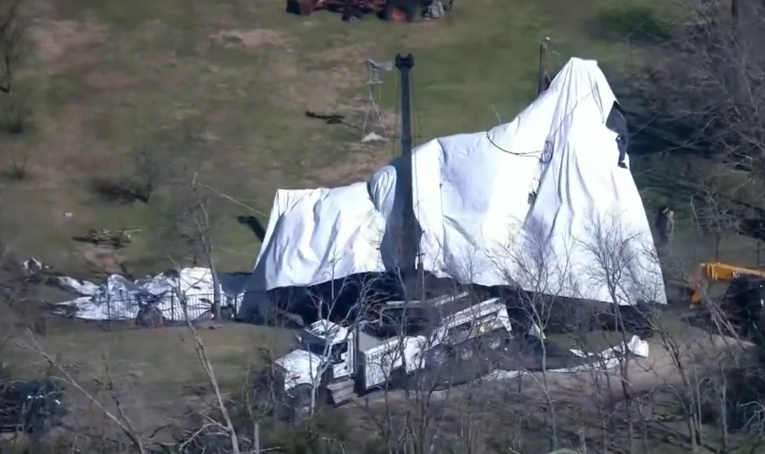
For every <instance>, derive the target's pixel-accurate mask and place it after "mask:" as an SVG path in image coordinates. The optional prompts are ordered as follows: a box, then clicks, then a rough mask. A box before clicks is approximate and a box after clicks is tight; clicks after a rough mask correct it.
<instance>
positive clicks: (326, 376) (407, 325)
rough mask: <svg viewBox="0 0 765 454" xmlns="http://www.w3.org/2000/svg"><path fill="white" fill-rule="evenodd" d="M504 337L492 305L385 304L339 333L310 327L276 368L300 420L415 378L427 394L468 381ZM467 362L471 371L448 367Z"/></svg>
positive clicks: (503, 312)
mask: <svg viewBox="0 0 765 454" xmlns="http://www.w3.org/2000/svg"><path fill="white" fill-rule="evenodd" d="M511 331H512V328H511V324H510V319H509V317H508V315H507V309H506V306H505V305H504V303H503V302H502V301H501V300H500V299H499V298H491V299H488V300H485V301H480V302H476V300H475V298H474V297H473V296H472V295H470V294H469V293H467V292H463V293H458V294H453V295H446V296H442V297H439V298H434V299H431V300H427V301H408V302H407V301H389V302H387V303H385V304H384V305H383V306H382V307H377V308H369V310H367V311H365V313H364V314H361V315H359V317H358V318H357V319H356V320H354V321H353V322H352V323H350V324H347V325H346V326H343V324H338V323H335V322H332V321H329V320H326V319H321V320H318V321H316V322H314V323H312V324H310V325H309V326H307V327H305V328H304V329H302V330H300V331H299V332H298V334H297V335H298V339H299V342H298V344H297V347H296V348H295V349H293V350H292V351H291V352H289V353H288V354H286V355H284V356H283V357H281V358H278V359H277V360H276V361H275V367H276V368H277V369H279V372H280V375H281V376H282V377H283V383H284V385H283V386H284V389H283V392H284V396H285V397H286V402H287V403H288V407H289V408H290V409H291V411H293V412H295V414H296V415H297V416H299V417H305V416H307V415H310V414H312V412H313V410H315V409H316V407H317V406H320V405H331V406H338V405H342V404H343V403H346V402H348V401H349V400H352V399H354V398H355V397H358V396H362V395H365V394H367V393H369V392H371V391H374V390H376V389H381V388H382V387H384V386H389V385H397V384H401V383H402V379H406V378H408V377H412V376H413V375H415V374H419V375H420V376H423V375H422V374H423V373H424V374H425V375H424V376H425V377H427V380H428V382H427V383H428V386H439V385H453V384H456V383H459V382H464V381H468V380H471V379H473V378H475V375H476V374H479V373H485V372H486V371H487V370H488V369H490V368H491V367H492V365H491V363H492V357H493V356H498V355H497V354H496V353H497V352H499V351H501V350H503V349H505V348H506V346H507V345H508V341H509V339H510V333H511ZM466 362H470V364H471V366H470V367H453V366H458V365H460V364H465V363H466ZM475 364H481V365H482V367H476V366H475ZM450 366H452V367H450ZM421 383H422V382H421Z"/></svg>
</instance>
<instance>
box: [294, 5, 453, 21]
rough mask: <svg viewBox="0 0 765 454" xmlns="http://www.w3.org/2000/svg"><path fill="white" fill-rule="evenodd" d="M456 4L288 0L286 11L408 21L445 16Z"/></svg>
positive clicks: (344, 19) (301, 14) (302, 13)
mask: <svg viewBox="0 0 765 454" xmlns="http://www.w3.org/2000/svg"><path fill="white" fill-rule="evenodd" d="M453 5H454V0H287V12H288V13H291V14H297V15H299V16H310V15H311V14H313V12H314V11H316V10H320V9H326V10H329V11H336V12H341V13H342V18H343V21H346V22H350V21H354V20H358V19H361V18H363V17H364V16H365V15H367V14H376V15H378V16H379V17H381V18H382V19H384V20H387V21H390V22H405V23H409V22H414V21H416V20H418V19H421V18H429V19H437V18H439V17H443V15H444V13H445V12H447V11H451V9H452V7H453Z"/></svg>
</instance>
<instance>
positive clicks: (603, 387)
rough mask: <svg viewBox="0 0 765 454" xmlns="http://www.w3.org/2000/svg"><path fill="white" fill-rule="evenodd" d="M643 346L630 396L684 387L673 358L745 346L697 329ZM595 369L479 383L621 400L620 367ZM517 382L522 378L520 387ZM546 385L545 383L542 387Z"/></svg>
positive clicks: (707, 357)
mask: <svg viewBox="0 0 765 454" xmlns="http://www.w3.org/2000/svg"><path fill="white" fill-rule="evenodd" d="M647 342H648V344H649V349H650V352H649V355H648V357H647V358H634V357H633V358H631V359H630V360H629V365H628V373H627V376H628V377H629V384H630V390H631V392H632V393H633V394H638V395H639V394H645V393H650V392H651V391H654V390H657V389H658V388H661V387H664V386H667V385H670V386H679V385H682V377H681V373H680V370H681V369H680V368H679V367H678V365H677V362H678V361H677V359H675V356H677V358H678V359H679V361H680V363H681V364H683V365H684V366H685V367H687V366H688V365H689V364H691V363H692V362H693V363H695V364H696V365H700V366H702V367H703V366H704V365H706V366H707V367H709V366H712V365H714V364H719V362H720V361H721V360H723V359H724V358H726V357H730V353H731V351H735V350H736V349H741V348H744V347H745V346H744V345H741V344H738V343H737V342H736V341H735V340H734V339H732V338H726V337H723V336H716V335H710V334H708V333H704V332H703V331H701V330H695V329H694V330H687V332H684V333H682V334H681V335H676V336H673V337H671V338H670V337H665V338H664V339H662V336H660V335H655V336H654V337H652V338H651V339H649V340H648V341H647ZM673 343H674V344H675V345H676V346H675V347H672V346H671V345H672V344H673ZM672 350H676V351H677V355H673V354H672V353H671V351H672ZM599 366H600V364H593V365H592V368H590V370H584V371H582V370H580V371H577V372H552V371H550V372H547V373H546V374H543V373H542V372H535V373H526V374H523V375H522V376H520V377H517V376H516V377H510V376H509V374H502V373H500V374H499V376H497V373H491V374H488V375H486V376H484V377H482V379H483V380H485V381H486V382H491V383H490V386H491V388H490V389H492V390H496V391H497V392H499V393H502V392H506V391H507V390H510V389H512V390H519V389H520V390H521V393H522V395H523V397H525V398H532V399H533V398H540V399H541V398H544V395H545V393H544V389H548V390H549V392H550V393H551V394H552V395H554V398H555V399H556V400H562V401H566V402H567V403H569V404H571V405H589V404H591V403H592V399H593V396H594V395H596V394H599V393H600V394H601V395H602V393H604V392H606V393H608V394H609V396H610V400H617V401H618V400H621V398H622V395H623V394H622V393H623V390H622V381H621V378H620V374H619V370H618V367H613V368H610V369H602V368H600V367H599ZM503 375H504V377H503ZM545 375H546V376H545ZM519 380H522V385H521V384H520V383H519ZM545 382H546V384H543V383H545ZM474 383H475V382H471V384H467V385H461V386H456V387H453V388H451V389H449V390H443V391H436V392H434V393H432V394H430V396H429V399H446V398H447V397H449V396H455V395H459V394H461V393H462V392H464V390H465V389H466V388H468V387H470V386H473V385H474ZM485 384H489V383H485ZM492 392H493V391H492ZM405 395H406V393H405V392H404V391H400V390H397V391H392V392H388V393H387V395H386V393H383V392H378V393H372V394H369V395H367V396H365V397H364V398H359V399H357V400H356V401H355V404H356V405H362V406H365V405H376V404H382V403H383V402H385V401H388V402H396V401H399V402H400V401H401V400H403V399H405Z"/></svg>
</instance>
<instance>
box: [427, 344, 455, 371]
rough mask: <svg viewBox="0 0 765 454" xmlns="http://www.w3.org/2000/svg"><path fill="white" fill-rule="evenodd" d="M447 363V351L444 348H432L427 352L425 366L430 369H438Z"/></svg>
mask: <svg viewBox="0 0 765 454" xmlns="http://www.w3.org/2000/svg"><path fill="white" fill-rule="evenodd" d="M448 362H449V351H448V350H447V349H446V348H444V347H434V348H431V349H430V350H428V355H427V358H426V360H425V366H427V367H428V368H430V369H438V368H440V367H443V366H445V365H446V364H447V363H448Z"/></svg>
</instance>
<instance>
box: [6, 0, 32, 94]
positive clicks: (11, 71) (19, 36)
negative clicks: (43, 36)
mask: <svg viewBox="0 0 765 454" xmlns="http://www.w3.org/2000/svg"><path fill="white" fill-rule="evenodd" d="M21 4H22V0H4V1H3V2H2V3H0V92H3V93H6V94H11V91H12V89H13V87H14V85H15V84H14V82H15V76H16V72H15V70H16V69H17V67H18V65H19V63H20V62H21V59H22V57H23V55H24V38H25V34H26V30H27V24H26V22H25V20H24V18H23V17H22V16H21Z"/></svg>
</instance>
